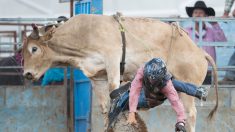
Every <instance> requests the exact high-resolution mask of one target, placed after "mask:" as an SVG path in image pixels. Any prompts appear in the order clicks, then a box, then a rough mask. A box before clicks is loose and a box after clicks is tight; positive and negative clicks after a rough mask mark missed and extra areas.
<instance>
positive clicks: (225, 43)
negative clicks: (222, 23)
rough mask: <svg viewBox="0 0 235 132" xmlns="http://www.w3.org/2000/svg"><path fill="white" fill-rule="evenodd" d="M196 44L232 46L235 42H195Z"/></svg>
mask: <svg viewBox="0 0 235 132" xmlns="http://www.w3.org/2000/svg"><path fill="white" fill-rule="evenodd" d="M197 45H198V46H215V47H218V46H219V47H234V46H235V42H203V41H202V42H197Z"/></svg>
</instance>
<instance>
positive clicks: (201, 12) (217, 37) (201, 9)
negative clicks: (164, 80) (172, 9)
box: [186, 1, 227, 84]
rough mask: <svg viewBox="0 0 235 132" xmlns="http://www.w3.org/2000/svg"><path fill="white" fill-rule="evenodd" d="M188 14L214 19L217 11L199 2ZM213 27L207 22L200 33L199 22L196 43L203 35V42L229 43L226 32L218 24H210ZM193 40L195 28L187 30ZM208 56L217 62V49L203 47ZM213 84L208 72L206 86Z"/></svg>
mask: <svg viewBox="0 0 235 132" xmlns="http://www.w3.org/2000/svg"><path fill="white" fill-rule="evenodd" d="M186 12H187V14H188V16H189V17H214V16H215V11H214V9H213V8H211V7H207V6H206V4H205V3H204V2H203V1H197V2H196V3H195V5H194V7H186ZM209 23H210V25H211V27H210V26H208V25H206V23H205V22H203V23H202V32H201V33H199V22H195V30H196V31H195V42H198V40H199V34H202V40H203V41H205V42H219V41H220V42H222V41H227V39H226V37H225V35H224V32H223V31H222V29H221V28H220V26H219V24H218V23H217V22H209ZM186 31H187V32H188V33H189V35H190V37H191V38H192V35H193V27H188V28H186ZM202 48H203V49H204V50H205V51H206V52H207V53H208V54H210V55H211V56H212V58H213V59H214V61H216V54H215V47H213V46H203V47H202ZM210 83H211V72H210V71H208V72H207V76H206V79H205V81H204V84H210Z"/></svg>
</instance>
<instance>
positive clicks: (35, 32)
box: [30, 23, 39, 39]
mask: <svg viewBox="0 0 235 132" xmlns="http://www.w3.org/2000/svg"><path fill="white" fill-rule="evenodd" d="M31 26H32V28H33V32H32V33H31V34H30V37H31V38H32V39H39V30H38V27H37V25H36V24H34V23H33V24H31Z"/></svg>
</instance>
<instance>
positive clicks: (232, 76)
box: [225, 52, 235, 81]
mask: <svg viewBox="0 0 235 132" xmlns="http://www.w3.org/2000/svg"><path fill="white" fill-rule="evenodd" d="M228 65H229V66H235V52H233V55H232V56H231V58H230V60H229V63H228ZM225 78H226V79H227V80H229V81H234V80H235V71H227V72H226V74H225Z"/></svg>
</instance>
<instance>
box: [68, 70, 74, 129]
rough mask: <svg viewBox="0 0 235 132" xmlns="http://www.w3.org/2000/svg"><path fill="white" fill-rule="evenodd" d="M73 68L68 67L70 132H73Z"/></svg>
mask: <svg viewBox="0 0 235 132" xmlns="http://www.w3.org/2000/svg"><path fill="white" fill-rule="evenodd" d="M73 72H74V68H73V67H70V92H69V95H70V97H69V98H70V102H69V103H70V130H71V131H70V132H74V74H73Z"/></svg>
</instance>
